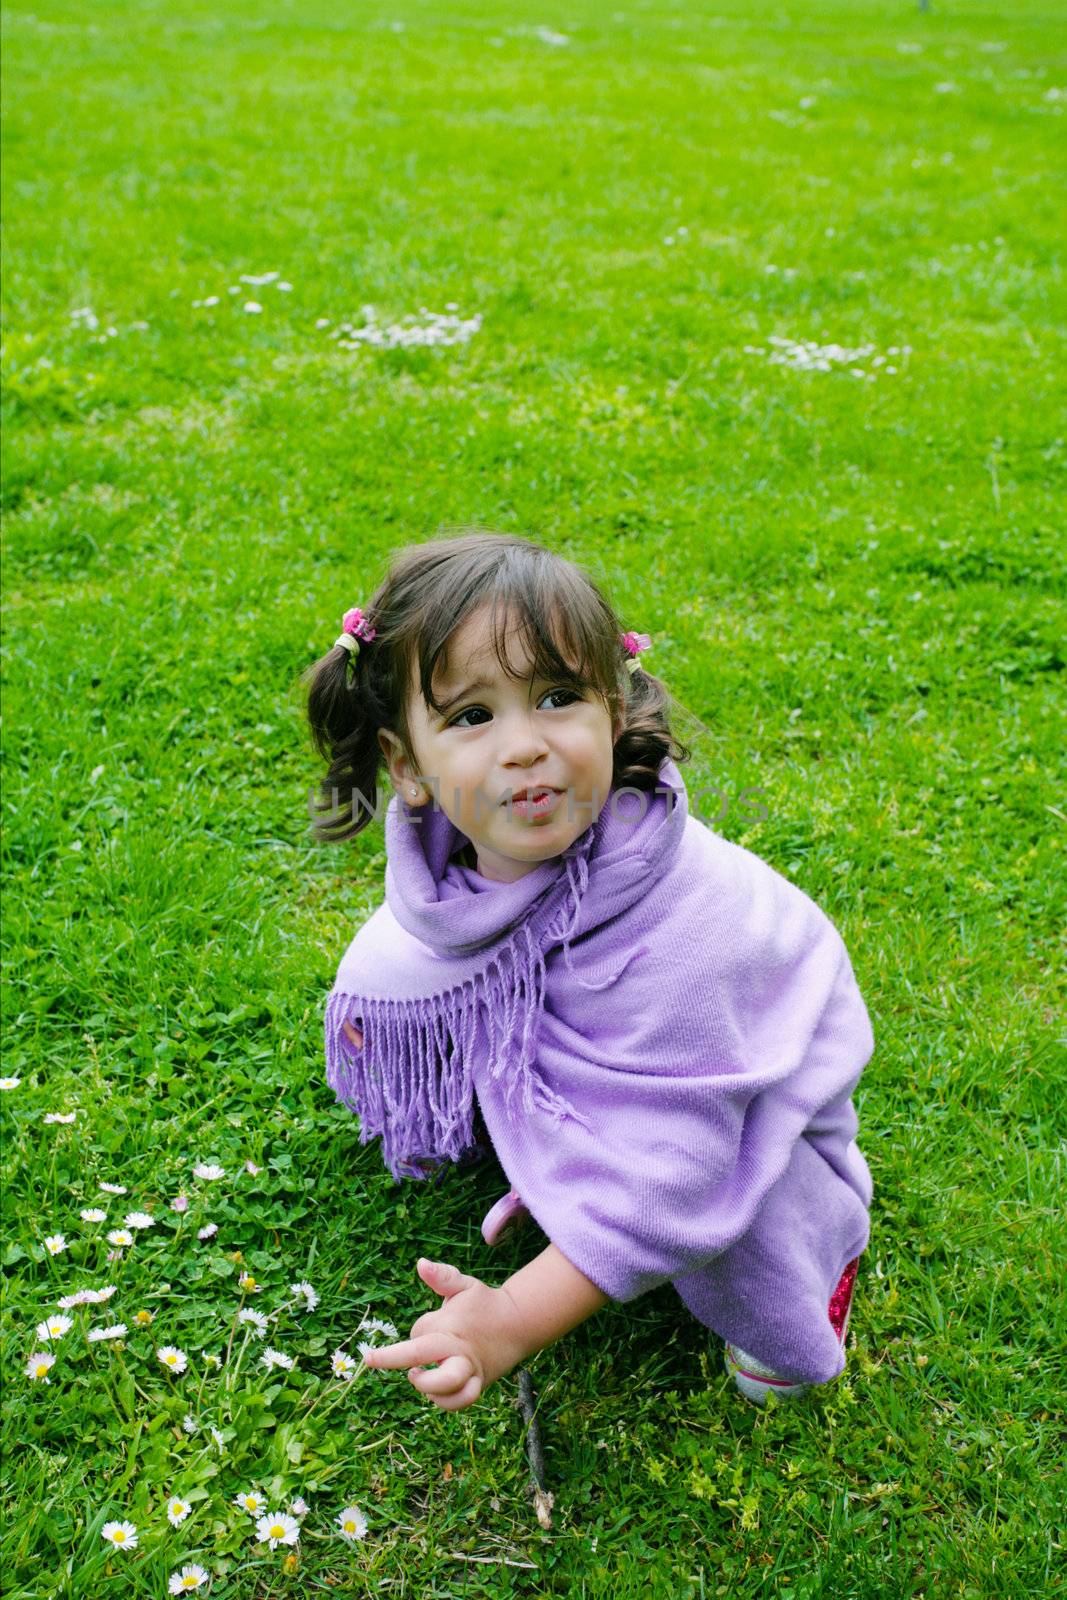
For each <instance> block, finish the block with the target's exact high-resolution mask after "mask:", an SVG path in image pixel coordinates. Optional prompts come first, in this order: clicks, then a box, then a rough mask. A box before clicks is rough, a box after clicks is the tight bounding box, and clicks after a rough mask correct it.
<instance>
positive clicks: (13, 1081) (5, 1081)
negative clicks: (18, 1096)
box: [0, 1078, 22, 1089]
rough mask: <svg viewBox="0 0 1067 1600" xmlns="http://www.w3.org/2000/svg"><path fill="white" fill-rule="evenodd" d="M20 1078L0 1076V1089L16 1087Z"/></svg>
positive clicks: (20, 1080)
mask: <svg viewBox="0 0 1067 1600" xmlns="http://www.w3.org/2000/svg"><path fill="white" fill-rule="evenodd" d="M21 1082H22V1079H21V1078H0V1089H17V1088H18V1086H19V1084H20V1083H21Z"/></svg>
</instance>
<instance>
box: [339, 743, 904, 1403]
mask: <svg viewBox="0 0 1067 1600" xmlns="http://www.w3.org/2000/svg"><path fill="white" fill-rule="evenodd" d="M462 842H463V836H462V835H461V834H459V833H458V832H457V831H456V829H455V828H454V827H453V825H452V823H451V822H450V821H449V820H448V818H447V816H446V815H445V813H444V812H443V811H441V810H439V809H437V808H436V807H426V808H422V809H420V810H412V809H411V808H410V807H408V806H406V805H405V804H404V803H403V802H401V801H398V800H397V799H394V800H392V801H391V802H390V805H389V809H388V812H387V815H386V847H387V857H388V861H387V868H386V898H385V901H384V903H383V904H382V905H380V906H379V907H378V909H377V910H376V911H375V912H374V913H373V914H372V915H371V917H370V918H369V919H368V920H367V921H366V922H365V923H364V924H363V926H362V927H361V928H360V929H359V931H358V932H357V934H356V936H355V938H354V939H353V941H352V944H351V945H350V947H349V949H348V951H347V953H346V954H345V956H344V958H343V960H342V962H341V965H340V968H339V971H338V974H337V980H336V982H335V984H334V988H333V990H332V992H331V995H330V998H329V1001H328V1004H327V1010H326V1054H327V1077H328V1081H329V1083H330V1085H331V1087H332V1088H333V1089H334V1090H335V1092H336V1094H337V1098H338V1099H339V1100H341V1101H343V1102H344V1103H345V1104H347V1105H349V1106H351V1108H352V1109H353V1110H354V1111H356V1112H357V1113H358V1114H359V1117H360V1136H361V1139H362V1140H363V1141H364V1142H366V1141H367V1140H368V1139H370V1138H374V1137H376V1136H378V1135H381V1137H382V1149H383V1156H384V1158H385V1161H386V1163H387V1165H388V1166H389V1168H390V1170H391V1171H392V1172H393V1173H394V1175H395V1176H398V1177H399V1176H401V1175H410V1176H423V1175H425V1172H426V1170H427V1168H428V1167H429V1166H431V1165H432V1164H433V1163H435V1162H436V1161H439V1160H441V1159H448V1158H451V1159H455V1158H456V1157H457V1156H459V1155H460V1154H462V1153H463V1152H464V1151H465V1150H466V1149H468V1148H469V1147H470V1146H471V1144H472V1143H473V1140H474V1134H473V1112H474V1098H475V1095H476V1096H477V1100H478V1103H479V1105H480V1106H481V1110H482V1114H483V1116H484V1119H485V1124H486V1127H487V1128H488V1131H489V1134H490V1137H491V1139H492V1141H493V1145H494V1148H495V1150H496V1153H497V1156H498V1157H499V1159H500V1163H501V1165H502V1166H503V1168H504V1171H505V1172H506V1173H507V1176H508V1178H509V1179H510V1181H511V1184H512V1186H513V1187H514V1188H515V1189H516V1190H517V1191H518V1192H519V1193H520V1194H521V1195H522V1198H523V1201H524V1202H525V1204H526V1205H527V1207H528V1208H529V1210H530V1212H531V1213H532V1214H533V1216H534V1218H535V1219H536V1220H537V1222H538V1223H539V1224H540V1226H541V1227H542V1229H543V1230H544V1232H545V1233H546V1234H547V1236H548V1237H549V1239H551V1240H552V1242H553V1243H554V1244H555V1245H557V1246H558V1248H559V1249H560V1250H561V1251H562V1252H563V1254H564V1255H565V1256H566V1257H567V1258H568V1259H569V1260H570V1261H571V1262H572V1263H573V1264H574V1265H575V1266H576V1267H578V1268H579V1269H580V1270H581V1271H582V1272H583V1273H585V1275H586V1276H587V1277H588V1278H590V1279H592V1281H593V1282H594V1283H596V1284H597V1285H598V1286H599V1287H600V1288H601V1289H602V1290H603V1291H604V1292H605V1293H606V1294H607V1295H609V1296H610V1297H611V1298H613V1299H616V1300H621V1301H625V1300H631V1299H634V1298H635V1297H636V1296H637V1295H640V1294H643V1293H644V1292H645V1291H646V1290H648V1289H651V1288H653V1287H656V1286H657V1285H660V1284H663V1283H666V1282H671V1283H673V1285H674V1287H675V1288H676V1290H677V1291H678V1293H679V1295H680V1296H681V1298H682V1300H683V1301H684V1303H685V1304H686V1305H687V1306H688V1307H689V1309H690V1310H691V1311H692V1312H693V1314H694V1315H695V1316H696V1317H697V1318H698V1319H699V1320H700V1321H702V1322H704V1323H705V1324H707V1326H709V1327H711V1328H713V1329H714V1330H715V1331H716V1332H717V1333H719V1334H720V1335H722V1337H723V1338H725V1339H728V1340H730V1341H731V1342H733V1343H735V1344H737V1345H739V1346H741V1347H742V1348H743V1349H744V1350H746V1351H748V1352H749V1353H750V1354H752V1355H754V1356H756V1357H757V1359H759V1360H762V1361H765V1362H767V1363H768V1364H769V1365H771V1366H772V1367H773V1368H774V1369H775V1370H776V1371H778V1372H780V1373H782V1374H783V1375H784V1376H786V1377H789V1378H793V1379H797V1380H804V1381H809V1382H824V1381H826V1380H827V1379H829V1378H832V1377H835V1376H836V1375H837V1373H838V1372H840V1371H841V1369H842V1366H843V1364H844V1357H843V1355H842V1352H841V1349H840V1346H839V1345H838V1342H837V1338H836V1335H835V1334H834V1332H833V1329H832V1328H831V1325H830V1322H829V1318H828V1316H827V1307H828V1305H829V1301H830V1296H831V1294H832V1293H833V1290H834V1288H835V1286H836V1284H837V1281H838V1278H839V1277H840V1275H841V1272H842V1270H843V1269H844V1267H845V1266H846V1264H847V1263H848V1262H849V1261H851V1260H852V1258H853V1257H854V1256H857V1255H859V1254H860V1253H861V1251H862V1250H863V1249H864V1248H865V1246H866V1244H867V1239H868V1234H869V1228H870V1222H869V1216H868V1206H869V1204H870V1199H871V1190H872V1184H871V1176H870V1172H869V1170H868V1167H867V1164H866V1162H865V1160H864V1158H863V1156H862V1155H861V1153H860V1151H859V1149H858V1147H857V1145H856V1142H855V1135H856V1131H857V1118H856V1113H855V1110H854V1108H853V1105H852V1099H851V1096H852V1092H853V1090H854V1088H855V1086H856V1083H857V1080H858V1079H859V1076H860V1073H861V1072H862V1070H863V1067H864V1065H865V1063H866V1062H867V1061H868V1059H869V1058H870V1055H871V1052H872V1049H873V1046H874V1038H873V1034H872V1031H871V1025H870V1021H869V1019H868V1016H867V1011H866V1007H865V1006H864V1003H863V1000H862V998H861V996H860V993H859V990H858V988H857V986H856V980H855V978H854V976H853V972H852V967H851V964H850V962H849V958H848V953H847V951H846V949H845V946H844V944H843V942H842V940H841V937H840V935H839V934H838V932H837V930H836V928H835V927H834V925H833V923H832V922H831V921H830V919H829V918H828V917H827V916H826V915H825V913H824V912H822V911H821V910H820V909H819V907H818V906H816V905H815V904H814V902H813V901H812V900H810V899H809V898H808V896H807V895H805V894H804V893H803V892H802V891H801V890H800V889H798V888H797V887H796V886H795V885H794V884H791V883H790V882H789V881H788V880H787V879H785V878H783V877H782V876H781V875H780V874H779V873H777V872H776V871H774V869H773V868H772V867H770V866H769V865H768V864H767V863H766V862H765V861H763V860H761V859H760V857H758V856H756V855H753V854H752V853H751V852H750V851H748V850H745V849H743V848H742V847H741V846H740V845H736V844H731V843H730V842H729V841H727V840H725V839H723V838H721V837H720V836H719V835H717V834H715V833H713V832H712V831H711V830H710V829H709V828H707V827H706V826H704V825H703V824H702V823H700V822H698V821H697V820H696V819H695V818H693V817H691V816H690V815H689V810H688V800H687V795H686V789H685V784H684V781H683V779H682V776H681V774H680V772H679V771H678V768H677V767H676V766H675V764H674V763H673V762H672V761H669V760H666V761H664V763H663V765H662V767H661V769H660V777H659V788H658V790H657V792H656V793H655V794H654V795H651V794H646V795H637V794H636V793H635V792H634V791H632V790H620V791H617V792H613V793H612V795H611V797H610V798H609V801H608V803H607V804H606V805H605V807H604V809H603V810H602V811H601V813H600V816H599V817H598V819H597V820H596V822H595V823H593V824H592V825H591V826H590V827H589V828H587V829H586V831H585V832H584V833H583V834H582V835H581V836H580V838H579V839H578V840H576V841H575V843H574V844H573V845H572V846H571V847H570V849H569V850H568V851H566V852H565V853H564V854H563V856H561V857H556V858H555V859H554V860H552V861H549V862H545V863H543V864H542V865H540V866H538V867H536V868H535V869H534V870H533V871H532V872H530V873H528V874H527V875H526V876H525V877H523V878H520V879H519V880H518V881H517V882H516V883H513V884H498V883H491V882H490V881H489V880H487V879H485V878H482V877H481V876H480V875H479V874H478V873H477V872H474V871H472V870H471V869H470V868H467V867H464V866H461V865H460V864H459V863H458V862H456V861H454V860H453V859H451V858H452V856H453V855H454V852H455V851H456V849H457V848H458V846H460V845H461V844H462ZM346 1020H348V1021H351V1022H353V1023H358V1025H359V1026H360V1028H361V1029H362V1031H363V1036H364V1037H363V1046H362V1048H361V1049H359V1050H356V1049H354V1048H353V1047H352V1046H351V1045H350V1043H349V1042H348V1040H347V1039H346V1037H345V1035H344V1033H343V1031H342V1023H343V1022H344V1021H346Z"/></svg>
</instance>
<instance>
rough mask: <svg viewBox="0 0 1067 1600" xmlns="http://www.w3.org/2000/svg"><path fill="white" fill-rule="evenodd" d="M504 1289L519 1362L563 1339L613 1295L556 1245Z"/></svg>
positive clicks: (505, 1285)
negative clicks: (511, 1307) (510, 1307)
mask: <svg viewBox="0 0 1067 1600" xmlns="http://www.w3.org/2000/svg"><path fill="white" fill-rule="evenodd" d="M501 1289H502V1291H503V1292H504V1293H505V1294H506V1295H507V1296H508V1298H509V1299H510V1300H511V1302H512V1304H513V1305H514V1307H515V1311H516V1339H517V1342H518V1345H519V1350H518V1354H517V1356H516V1360H517V1361H522V1360H525V1358H526V1357H527V1356H532V1355H534V1354H536V1352H537V1351H538V1350H543V1349H544V1348H545V1346H546V1345H550V1344H552V1343H554V1341H555V1340H556V1339H561V1338H562V1337H563V1335H564V1334H565V1333H569V1332H570V1330H571V1329H572V1328H576V1327H577V1326H578V1324H579V1323H580V1322H584V1321H585V1320H586V1318H587V1317H591V1316H592V1315H593V1313H594V1311H599V1310H600V1308H601V1306H605V1305H607V1303H608V1300H609V1298H610V1297H609V1296H608V1295H606V1294H604V1292H603V1291H602V1290H601V1289H598V1288H597V1286H596V1284H595V1283H593V1282H592V1281H591V1280H590V1279H589V1278H587V1277H586V1276H585V1274H584V1272H579V1270H578V1268H577V1267H575V1266H573V1265H572V1264H571V1262H570V1261H568V1260H567V1257H566V1256H565V1255H564V1254H563V1252H562V1251H561V1250H559V1249H557V1247H556V1246H555V1245H554V1244H550V1245H548V1246H547V1248H546V1249H544V1250H542V1251H541V1254H540V1255H539V1256H535V1257H534V1259H533V1260H532V1261H530V1262H528V1263H527V1265H526V1266H525V1267H522V1268H520V1270H519V1271H518V1272H516V1273H513V1274H512V1276H511V1277H510V1278H508V1280H507V1282H506V1283H503V1284H501Z"/></svg>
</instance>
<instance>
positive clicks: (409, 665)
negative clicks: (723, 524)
mask: <svg viewBox="0 0 1067 1600" xmlns="http://www.w3.org/2000/svg"><path fill="white" fill-rule="evenodd" d="M485 604H491V606H492V629H493V644H494V649H495V651H496V656H497V660H498V661H499V663H500V666H501V669H502V670H503V671H504V672H506V673H507V674H508V676H509V677H517V676H518V674H517V673H516V672H515V671H513V669H512V667H511V664H510V662H509V661H508V659H507V657H506V654H505V652H504V637H505V629H506V628H507V627H508V624H509V621H510V620H514V621H515V623H516V626H517V631H518V633H519V636H520V639H521V641H522V643H523V645H524V646H525V649H526V652H527V654H528V655H529V657H530V659H531V661H532V663H533V672H534V674H535V675H537V676H539V677H542V678H551V679H553V680H555V681H556V682H558V683H561V684H565V685H569V686H570V687H571V688H574V689H576V690H583V689H584V690H587V691H588V690H590V689H592V690H594V691H595V692H596V693H598V694H599V695H600V696H601V697H602V698H603V700H604V702H605V704H606V705H607V707H608V709H609V711H610V712H611V714H612V717H613V718H616V717H617V718H618V719H619V720H621V723H622V729H621V732H620V734H619V737H618V739H617V740H616V742H615V751H614V765H613V770H612V787H613V788H614V789H619V788H624V787H630V788H634V789H641V790H652V789H654V788H655V787H656V784H657V782H658V781H659V769H660V765H661V763H662V762H663V760H664V758H665V757H667V756H670V757H671V758H672V759H673V760H675V761H687V760H688V759H689V755H690V752H689V750H688V749H687V748H686V747H685V745H683V744H681V743H679V741H678V740H677V739H676V738H675V736H674V734H673V733H672V732H671V727H670V722H669V719H668V708H669V706H670V705H671V703H672V701H671V695H670V691H669V690H668V689H667V687H666V685H665V684H664V683H662V682H661V681H660V679H659V678H657V677H655V676H653V674H652V673H650V672H647V671H645V670H644V667H643V666H641V667H639V668H638V669H637V671H635V672H634V673H632V674H631V673H630V672H629V670H628V669H627V665H626V663H627V661H628V660H629V659H630V658H629V656H628V655H627V653H626V651H625V650H624V648H623V646H622V642H621V638H620V635H621V632H622V629H621V628H620V626H619V621H618V618H617V617H616V615H615V612H614V610H613V609H612V607H611V605H610V604H609V603H608V601H607V600H606V599H605V597H604V595H603V593H602V592H601V590H600V588H598V586H597V585H596V584H595V583H594V582H593V580H592V579H591V578H590V577H589V576H588V574H587V573H585V572H583V571H582V569H581V568H580V567H577V566H575V564H574V563H573V562H572V561H568V560H567V559H566V558H565V557H564V556H560V555H557V554H555V552H554V551H551V550H546V549H544V547H543V546H541V545H539V544H535V543H534V542H533V540H531V539H526V538H522V537H520V536H519V535H516V534H506V533H488V532H480V531H478V532H466V533H463V534H460V535H459V536H452V537H438V538H435V539H430V540H427V541H426V542H425V543H421V544H415V545H408V546H406V547H405V548H404V549H401V550H399V551H397V552H396V553H395V554H394V555H393V558H392V561H391V563H390V566H389V571H388V573H387V575H386V577H385V579H384V581H383V582H382V583H380V584H379V586H378V588H377V589H376V590H375V591H374V594H373V595H372V596H371V598H370V599H369V601H367V602H366V603H365V604H364V606H363V610H364V615H365V617H366V620H367V622H368V623H369V624H370V625H371V626H372V627H373V628H374V629H375V630H376V633H375V637H374V639H373V640H371V641H370V642H369V643H367V642H365V641H361V642H360V646H359V654H358V655H357V656H356V657H354V658H353V657H352V656H350V654H349V652H348V651H347V650H346V649H345V647H344V646H343V645H335V646H334V647H333V649H332V650H330V651H328V652H327V654H326V655H324V656H323V657H322V658H321V659H320V660H319V661H316V662H315V663H314V664H313V665H312V666H311V667H309V668H308V670H307V672H306V673H305V674H304V678H305V681H306V682H307V683H308V697H307V711H308V720H309V722H310V724H311V732H312V736H313V738H314V740H315V744H316V746H317V748H318V750H319V752H320V754H321V755H322V756H324V757H325V758H326V760H327V761H328V762H329V770H328V771H327V773H326V775H325V777H324V778H323V780H322V785H321V790H320V793H319V796H318V799H317V800H316V802H315V806H314V810H315V815H316V820H315V823H314V832H315V833H316V835H317V836H318V837H320V838H322V839H338V840H340V839H350V838H353V837H354V836H355V835H356V834H357V833H360V832H361V831H362V830H363V829H364V828H365V827H366V826H367V824H368V823H369V822H371V821H373V820H374V816H375V814H376V811H375V807H376V802H377V787H378V774H379V771H380V770H381V768H382V767H383V766H384V765H385V758H384V756H383V754H382V750H381V746H380V745H379V743H378V729H379V728H388V729H390V730H391V731H392V732H393V733H395V734H396V735H397V737H398V738H399V739H400V741H401V743H402V745H403V747H404V749H405V751H406V752H407V754H408V756H409V759H412V760H413V759H414V757H413V754H412V749H411V737H410V731H409V728H408V723H407V717H406V714H405V713H406V706H407V697H408V691H409V688H410V687H411V685H412V682H413V677H414V674H415V673H417V678H418V683H419V686H420V688H421V691H422V695H423V699H424V700H425V701H426V703H427V705H429V706H432V707H433V709H434V710H435V711H438V712H440V711H443V709H444V707H443V706H442V704H441V703H440V702H439V701H438V700H437V699H436V698H435V697H434V694H433V687H432V685H433V678H434V672H435V669H436V667H437V665H438V661H439V660H440V658H441V656H442V655H443V656H444V657H445V662H443V663H442V670H444V668H445V665H446V663H447V645H448V639H449V636H450V635H451V634H452V633H453V631H454V630H455V629H456V628H457V627H459V626H460V624H461V623H462V622H464V621H465V619H466V618H467V617H468V616H469V615H470V614H471V613H472V612H474V611H477V610H478V609H479V608H480V607H481V606H483V605H485Z"/></svg>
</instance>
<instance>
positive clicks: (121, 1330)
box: [89, 1322, 126, 1344]
mask: <svg viewBox="0 0 1067 1600" xmlns="http://www.w3.org/2000/svg"><path fill="white" fill-rule="evenodd" d="M125 1337H126V1324H125V1323H124V1322H113V1323H112V1325H111V1327H110V1328H90V1329H89V1342H90V1344H99V1342H100V1340H101V1339H125Z"/></svg>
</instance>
